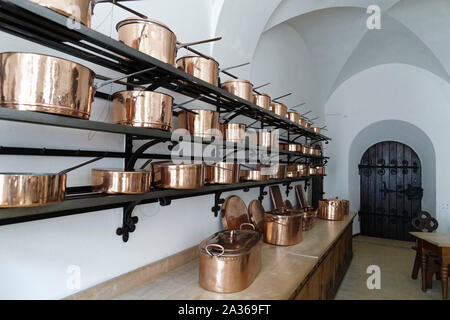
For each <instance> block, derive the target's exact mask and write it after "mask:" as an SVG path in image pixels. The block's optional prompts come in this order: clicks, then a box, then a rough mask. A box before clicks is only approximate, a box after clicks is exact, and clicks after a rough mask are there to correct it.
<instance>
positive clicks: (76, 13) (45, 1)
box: [31, 0, 92, 28]
mask: <svg viewBox="0 0 450 320" xmlns="http://www.w3.org/2000/svg"><path fill="white" fill-rule="evenodd" d="M31 2H34V3H37V4H39V5H41V6H43V7H46V8H48V9H50V10H53V11H56V12H58V13H60V14H62V15H64V16H66V17H69V18H72V19H74V20H76V21H78V22H81V23H82V24H84V25H85V26H86V27H88V28H90V27H91V16H92V0H31Z"/></svg>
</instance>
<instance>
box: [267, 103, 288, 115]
mask: <svg viewBox="0 0 450 320" xmlns="http://www.w3.org/2000/svg"><path fill="white" fill-rule="evenodd" d="M270 111H272V112H273V113H275V114H277V115H279V116H280V117H282V118H286V114H287V107H286V105H285V104H283V103H281V102H272V103H271V105H270Z"/></svg>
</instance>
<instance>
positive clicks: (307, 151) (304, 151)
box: [302, 145, 311, 154]
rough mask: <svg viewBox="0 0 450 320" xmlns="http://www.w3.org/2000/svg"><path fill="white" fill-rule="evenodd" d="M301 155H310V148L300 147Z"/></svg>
mask: <svg viewBox="0 0 450 320" xmlns="http://www.w3.org/2000/svg"><path fill="white" fill-rule="evenodd" d="M302 153H303V154H310V153H311V148H310V147H309V146H305V145H304V146H302Z"/></svg>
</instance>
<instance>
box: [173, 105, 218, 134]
mask: <svg viewBox="0 0 450 320" xmlns="http://www.w3.org/2000/svg"><path fill="white" fill-rule="evenodd" d="M191 111H192V112H188V111H181V113H180V114H179V115H178V125H179V127H180V128H182V129H186V130H188V131H189V132H190V133H191V134H192V135H193V136H196V137H202V138H212V137H217V136H219V135H220V128H219V113H218V112H215V111H212V110H191Z"/></svg>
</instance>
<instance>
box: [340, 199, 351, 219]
mask: <svg viewBox="0 0 450 320" xmlns="http://www.w3.org/2000/svg"><path fill="white" fill-rule="evenodd" d="M341 205H342V212H343V213H344V215H349V214H350V201H348V200H341Z"/></svg>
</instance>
